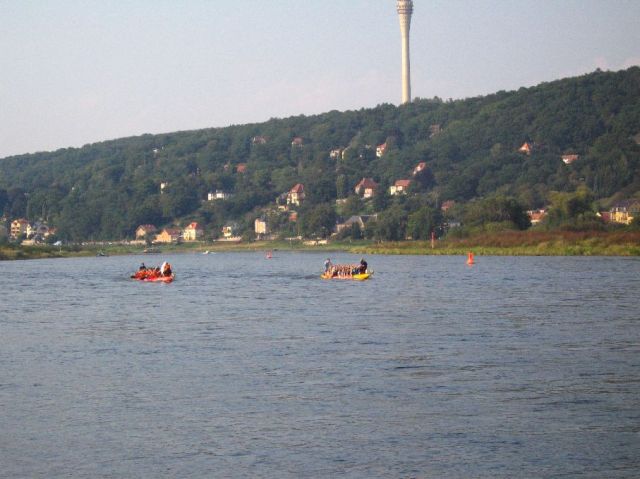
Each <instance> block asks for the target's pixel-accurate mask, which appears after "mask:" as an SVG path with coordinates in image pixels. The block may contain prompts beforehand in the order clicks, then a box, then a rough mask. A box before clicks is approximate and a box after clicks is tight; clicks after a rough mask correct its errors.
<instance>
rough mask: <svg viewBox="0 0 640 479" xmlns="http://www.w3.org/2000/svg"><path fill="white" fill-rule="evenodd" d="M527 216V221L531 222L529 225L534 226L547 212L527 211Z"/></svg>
mask: <svg viewBox="0 0 640 479" xmlns="http://www.w3.org/2000/svg"><path fill="white" fill-rule="evenodd" d="M527 215H528V216H529V221H531V225H532V226H535V225H537V224H539V223H540V222H541V221H542V220H543V219H544V218H545V217H546V216H547V210H545V209H539V210H529V211H527Z"/></svg>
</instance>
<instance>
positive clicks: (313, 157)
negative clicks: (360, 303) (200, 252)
mask: <svg viewBox="0 0 640 479" xmlns="http://www.w3.org/2000/svg"><path fill="white" fill-rule="evenodd" d="M524 142H527V143H528V144H530V145H531V151H530V152H528V153H527V154H525V153H522V152H520V151H518V150H519V148H520V146H521V145H522V144H523V143H524ZM639 143H640V68H638V67H633V68H630V69H628V70H624V71H620V72H602V71H596V72H594V73H591V74H588V75H583V76H580V77H576V78H568V79H563V80H558V81H554V82H549V83H544V84H541V85H538V86H535V87H531V88H521V89H519V90H517V91H512V92H505V91H501V92H497V93H495V94H493V95H488V96H483V97H476V98H469V99H464V100H455V101H452V100H447V101H444V100H441V99H439V98H433V99H416V100H415V101H413V102H411V103H410V104H406V105H402V106H398V107H396V106H393V105H386V104H385V105H379V106H377V107H375V108H368V109H361V110H358V111H347V112H337V111H332V112H329V113H325V114H321V115H314V116H297V117H291V118H286V119H271V120H269V121H267V122H264V123H258V124H249V125H240V126H232V127H227V128H212V129H204V130H197V131H187V132H177V133H167V134H159V135H142V136H139V137H133V138H123V139H119V140H113V141H107V142H102V143H96V144H92V145H86V146H83V147H82V148H66V149H62V150H58V151H55V152H43V153H35V154H28V155H19V156H13V157H8V158H4V159H0V212H1V213H2V215H3V216H4V217H5V218H19V217H25V218H28V219H29V220H32V221H33V220H38V219H40V220H44V221H46V222H48V223H49V224H50V225H52V226H55V227H56V229H57V231H58V233H57V235H58V237H59V239H60V240H62V241H63V242H64V243H75V244H78V243H82V242H86V241H89V240H91V241H98V240H106V241H118V240H124V239H127V238H132V237H133V235H134V231H135V229H136V227H137V226H138V225H140V224H154V225H156V226H158V227H168V226H173V225H178V224H181V225H184V224H188V223H189V222H192V221H197V222H198V223H200V224H201V225H202V226H203V227H204V229H205V231H207V235H208V238H207V239H213V238H215V237H216V236H217V235H218V234H219V232H220V230H221V228H222V226H224V225H226V224H229V223H235V224H237V227H238V231H239V234H240V235H242V236H243V237H244V239H246V240H252V239H253V236H254V234H253V222H254V220H255V219H256V218H264V219H265V220H266V221H267V224H268V225H269V227H270V229H271V231H273V232H275V233H276V234H277V235H278V236H279V237H280V238H285V237H292V236H298V235H301V236H303V237H306V238H325V237H328V236H329V235H330V234H331V231H332V230H333V228H334V226H335V224H336V220H337V219H338V218H339V217H349V216H351V215H363V214H369V215H372V214H375V215H376V219H375V220H373V221H371V222H369V223H367V226H366V229H365V230H362V231H361V230H360V229H359V228H358V227H354V228H352V229H351V230H348V231H344V232H343V233H342V234H341V237H340V238H339V239H340V240H342V241H346V242H345V243H338V244H337V245H336V244H334V246H333V247H337V246H338V245H340V244H344V245H349V243H348V240H349V239H351V240H352V241H356V243H351V244H352V245H355V244H357V245H359V246H354V247H357V248H363V249H365V250H368V251H374V250H375V249H376V248H377V250H378V251H382V250H384V249H387V250H388V251H394V252H395V251H398V252H400V251H411V250H412V248H413V249H414V250H415V251H427V250H428V249H430V248H423V245H422V244H421V243H413V244H414V246H411V244H412V243H405V242H404V241H402V240H404V239H406V238H413V239H414V240H415V241H426V240H429V239H430V237H431V234H432V233H435V235H436V237H437V238H438V239H439V241H438V245H439V246H438V248H436V250H435V251H444V250H447V249H448V250H449V251H451V252H454V251H459V248H461V249H465V248H468V247H471V246H474V247H481V248H493V249H491V250H489V249H487V250H486V251H494V252H500V251H511V252H512V253H514V254H522V253H521V252H523V251H525V250H526V251H529V252H530V253H531V254H560V253H558V252H560V251H563V252H564V253H562V254H570V253H571V252H572V251H574V250H575V251H576V252H579V251H582V252H583V254H635V253H634V251H636V249H635V248H637V240H633V241H635V244H633V241H632V243H629V242H628V241H627V240H626V239H624V240H622V239H619V238H621V236H620V231H618V228H613V230H612V231H611V232H610V234H609V235H607V234H606V233H607V231H609V230H610V229H611V228H610V227H608V226H606V225H605V224H604V223H603V222H602V220H601V219H600V218H599V217H598V216H597V212H598V211H599V210H603V209H607V208H609V207H610V206H612V205H614V204H615V203H616V202H618V201H620V200H625V199H636V200H637V199H640V145H639ZM380 145H384V146H385V148H386V149H385V151H384V153H383V154H382V155H377V154H376V147H377V146H380ZM565 154H575V155H579V159H578V160H577V161H574V162H573V163H571V164H565V163H563V161H561V157H562V155H565ZM422 162H424V163H425V164H426V166H427V167H426V168H425V169H424V170H423V171H422V172H421V173H419V174H417V175H415V176H412V171H413V168H414V167H415V166H416V165H417V164H418V163H422ZM363 177H367V178H373V179H374V180H375V182H377V183H378V185H379V188H378V194H376V195H375V196H374V197H373V198H369V199H365V198H362V197H361V196H359V195H356V194H355V193H354V186H355V185H356V184H357V183H358V181H360V180H361V179H362V178H363ZM398 179H411V180H412V182H411V185H410V187H409V191H408V194H407V195H400V196H393V197H391V196H389V195H388V193H387V191H388V188H389V186H391V185H393V184H394V182H395V181H396V180H398ZM297 183H302V184H304V191H305V195H306V196H305V199H304V202H303V203H302V205H300V206H299V207H298V206H292V205H289V211H284V212H283V211H282V209H284V206H285V204H284V203H286V200H285V199H284V197H283V193H286V192H287V191H289V190H290V189H291V188H292V186H293V185H295V184H297ZM216 190H218V191H223V192H225V193H228V194H229V195H230V196H228V197H227V198H226V199H225V200H219V201H207V200H206V199H207V194H208V193H209V192H215V191H216ZM445 202H455V206H453V207H452V208H449V209H447V210H446V212H443V211H442V209H441V206H442V205H443V204H444V203H445ZM278 204H279V206H281V208H278V207H277V206H278ZM538 208H547V209H548V215H547V218H546V220H545V221H544V223H543V224H542V225H538V226H536V227H535V228H533V229H530V226H531V224H530V222H529V218H528V216H527V214H526V211H527V210H531V209H538ZM291 209H294V210H296V213H297V220H296V221H292V220H291V219H292V218H291V215H290V213H291ZM635 222H636V225H631V226H630V227H626V230H629V231H630V235H629V237H634V233H632V231H631V230H633V229H634V228H637V222H638V218H636V220H635ZM452 225H456V226H457V227H456V228H450V227H451V226H452ZM522 232H524V233H522ZM570 232H573V233H576V234H575V235H573V233H570ZM579 232H581V233H579ZM584 232H593V233H584ZM545 234H547V235H551V236H550V238H553V239H542V238H544V237H545V236H544V235H545ZM581 234H586V235H587V236H588V237H584V238H583V237H582V236H580V235H581ZM572 235H573V236H572ZM605 237H608V238H609V239H608V240H604V239H602V238H605ZM535 238H540V240H535ZM507 239H509V241H512V240H513V241H520V242H522V243H521V244H515V243H514V244H511V243H510V244H509V245H507V244H505V241H507ZM396 241H400V242H398V243H394V242H396ZM488 242H492V244H489V243H488ZM534 243H535V244H534ZM390 245H394V246H390ZM614 245H617V246H614ZM273 247H275V246H273ZM574 247H575V248H574ZM2 248H3V249H2V251H3V253H2V254H3V256H5V257H11V256H12V255H13V256H20V255H27V256H29V255H36V254H41V253H36V252H35V251H36V250H29V249H23V250H15V249H12V248H11V247H8V246H7V247H2ZM572 248H573V249H572ZM616 249H618V250H619V253H613V251H616ZM17 251H21V252H17ZM39 251H42V250H39ZM598 251H599V253H596V252H598ZM64 252H65V250H64V249H62V250H60V249H58V250H57V251H56V249H55V248H52V249H51V250H50V254H51V255H56V254H64ZM74 253H75V252H74V251H69V252H68V254H74Z"/></svg>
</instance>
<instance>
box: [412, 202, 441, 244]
mask: <svg viewBox="0 0 640 479" xmlns="http://www.w3.org/2000/svg"><path fill="white" fill-rule="evenodd" d="M441 225H442V214H441V213H440V211H439V210H436V209H433V208H431V207H429V206H423V207H422V208H420V209H419V210H417V211H415V212H413V213H411V214H410V215H409V217H408V219H407V235H408V236H410V237H411V238H412V239H414V240H417V239H422V240H426V239H429V238H431V233H436V235H437V236H440V234H441V231H440V229H441Z"/></svg>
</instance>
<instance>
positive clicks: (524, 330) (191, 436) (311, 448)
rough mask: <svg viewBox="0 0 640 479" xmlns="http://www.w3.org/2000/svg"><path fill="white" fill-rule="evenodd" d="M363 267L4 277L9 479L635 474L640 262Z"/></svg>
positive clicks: (0, 467) (307, 263) (103, 262)
mask: <svg viewBox="0 0 640 479" xmlns="http://www.w3.org/2000/svg"><path fill="white" fill-rule="evenodd" d="M332 258H333V259H334V262H336V261H349V262H355V261H356V260H358V259H359V258H358V257H355V256H352V255H347V254H336V255H334V256H333V257H332ZM165 259H167V260H169V261H170V262H171V263H172V264H173V266H174V270H175V271H176V272H177V275H178V276H177V279H176V281H175V282H174V283H172V284H169V285H165V284H155V283H140V282H134V281H132V280H130V279H129V278H128V276H129V274H131V272H133V270H135V269H136V267H137V266H138V264H139V263H140V261H141V260H145V261H146V262H147V264H150V263H154V262H157V263H159V262H161V261H162V260H165ZM367 259H368V260H369V265H370V266H371V267H372V268H373V269H375V271H376V274H375V275H374V278H373V279H372V280H371V281H368V282H361V283H356V282H342V281H322V280H320V279H318V272H319V270H320V268H321V265H322V262H323V260H324V256H322V255H318V254H311V253H307V254H303V253H281V252H275V254H274V257H273V259H271V260H267V259H265V257H264V254H259V253H229V254H222V253H219V254H211V255H201V254H185V255H175V256H162V257H161V256H146V257H142V256H140V257H135V256H129V257H106V258H84V259H64V260H38V261H14V262H1V263H0V277H1V279H0V285H1V294H0V477H7V478H57V477H74V478H75V477H82V478H85V477H86V478H103V477H104V478H161V477H162V478H165V477H166V478H191V477H193V478H208V477H277V478H284V477H296V478H297V477H305V478H307V477H314V478H327V477H357V478H360V477H361V478H370V477H385V478H409V477H454V478H467V477H487V478H488V477H504V478H507V477H594V478H596V477H597V478H600V477H606V478H612V477H640V295H639V294H638V291H639V286H640V260H638V259H634V258H539V257H533V258H528V257H527V258H512V257H480V258H477V264H476V265H475V266H473V267H468V266H466V265H465V258H464V257H417V256H409V257H407V256H404V257H395V256H394V257H392V256H371V257H368V258H367Z"/></svg>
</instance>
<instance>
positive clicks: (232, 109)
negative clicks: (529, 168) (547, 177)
mask: <svg viewBox="0 0 640 479" xmlns="http://www.w3.org/2000/svg"><path fill="white" fill-rule="evenodd" d="M395 3H396V2H395V0H234V1H231V0H119V1H105V0H100V1H97V0H0V69H1V70H0V73H1V74H0V158H3V157H6V156H10V155H16V154H23V153H33V152H36V151H50V150H55V149H58V148H66V147H80V146H82V145H85V144H88V143H95V142H99V141H104V140H109V139H115V138H122V137H127V136H136V135H141V134H144V133H166V132H173V131H180V130H193V129H200V128H210V127H224V126H229V125H233V124H245V123H258V122H263V121H266V120H268V119H270V118H284V117H289V116H293V115H301V114H302V115H312V114H317V113H324V112H327V111H331V110H339V111H346V110H356V109H360V108H369V107H375V106H376V105H379V104H382V103H391V104H399V103H400V97H401V74H400V64H401V56H400V48H401V46H400V27H399V22H398V15H397V13H396V8H395ZM634 65H640V1H638V0H414V13H413V17H412V21H411V88H412V97H414V98H415V97H420V98H433V97H435V96H438V97H440V98H442V99H449V98H453V99H459V98H467V97H473V96H478V95H485V94H489V93H494V92H496V91H499V90H516V89H518V88H520V87H522V86H534V85H537V84H539V83H542V82H547V81H553V80H557V79H560V78H566V77H571V76H577V75H581V74H584V73H589V72H592V71H594V70H595V69H596V68H600V69H601V70H611V71H617V70H621V69H626V68H629V67H631V66H634Z"/></svg>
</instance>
